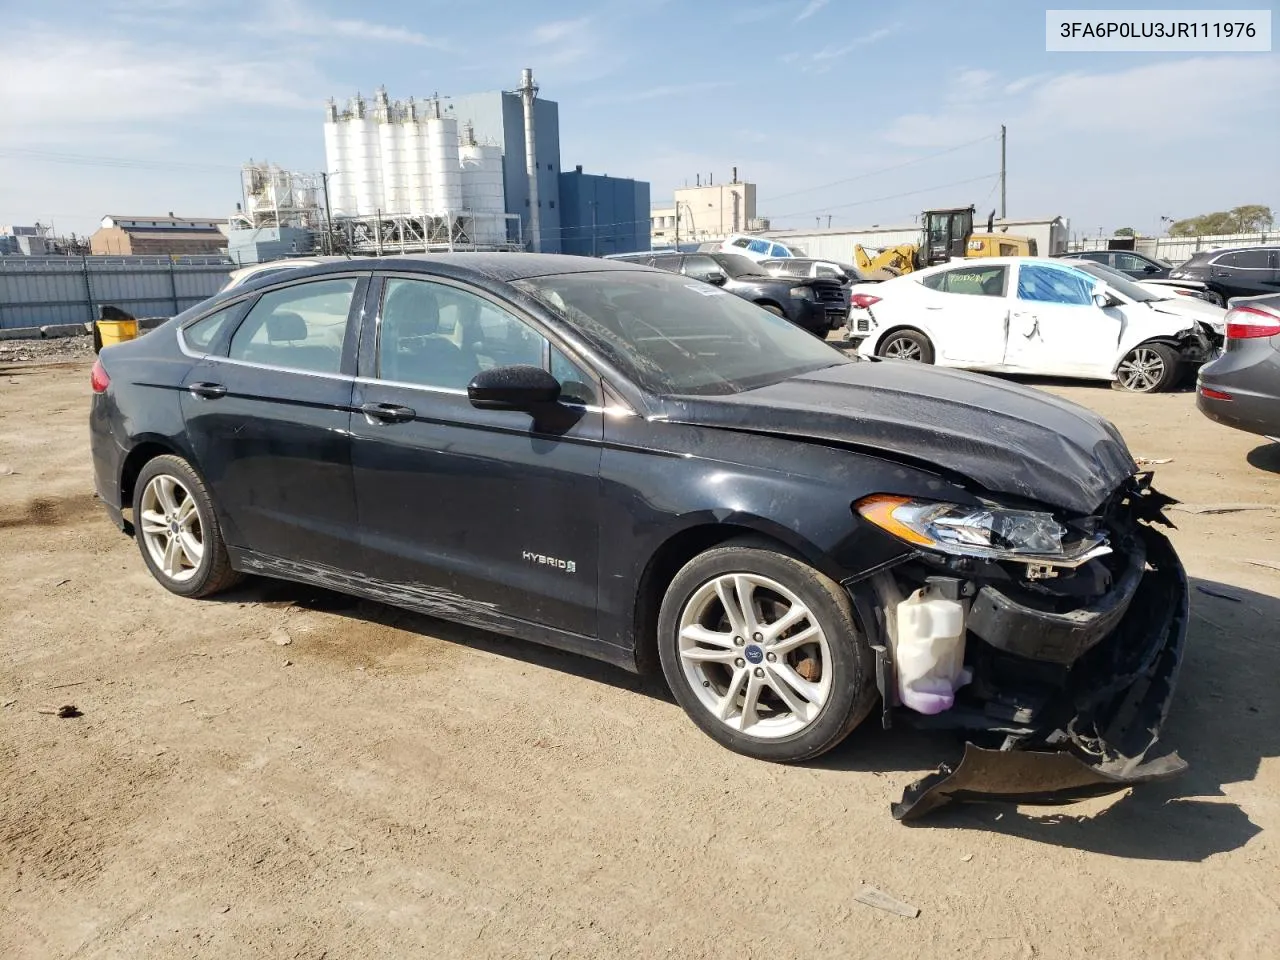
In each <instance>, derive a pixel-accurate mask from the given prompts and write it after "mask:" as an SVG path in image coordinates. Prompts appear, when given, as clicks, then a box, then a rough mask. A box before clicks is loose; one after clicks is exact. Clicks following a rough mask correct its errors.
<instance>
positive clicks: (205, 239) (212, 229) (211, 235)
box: [89, 211, 227, 256]
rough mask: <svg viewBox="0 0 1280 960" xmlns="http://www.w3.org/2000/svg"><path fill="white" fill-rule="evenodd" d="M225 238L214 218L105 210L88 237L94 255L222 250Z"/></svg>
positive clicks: (176, 254)
mask: <svg viewBox="0 0 1280 960" xmlns="http://www.w3.org/2000/svg"><path fill="white" fill-rule="evenodd" d="M226 249H227V238H226V235H225V234H223V232H222V230H221V229H220V228H219V221H217V220H188V219H186V218H184V217H175V216H174V215H173V213H172V211H171V212H170V213H169V215H168V216H167V217H134V216H128V217H125V216H119V215H117V214H108V215H107V216H105V217H103V218H102V226H100V227H99V228H98V229H97V230H95V231H94V232H93V234H92V236H90V237H89V250H90V252H91V253H93V254H94V255H115V256H136V255H141V254H152V255H154V254H161V255H164V256H181V255H184V254H197V253H225V252H226Z"/></svg>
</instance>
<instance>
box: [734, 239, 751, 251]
mask: <svg viewBox="0 0 1280 960" xmlns="http://www.w3.org/2000/svg"><path fill="white" fill-rule="evenodd" d="M750 244H751V239H750V238H749V237H739V238H738V239H737V240H735V241H733V245H734V246H735V247H737V248H739V249H740V250H745V249H747V247H748V246H749V245H750Z"/></svg>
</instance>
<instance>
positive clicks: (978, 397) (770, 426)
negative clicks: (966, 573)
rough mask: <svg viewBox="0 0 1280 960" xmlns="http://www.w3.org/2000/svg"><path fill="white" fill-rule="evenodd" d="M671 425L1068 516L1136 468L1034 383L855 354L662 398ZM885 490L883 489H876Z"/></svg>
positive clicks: (1117, 441)
mask: <svg viewBox="0 0 1280 960" xmlns="http://www.w3.org/2000/svg"><path fill="white" fill-rule="evenodd" d="M665 412H666V413H667V416H668V419H670V420H671V421H672V422H676V423H690V424H698V425H701V426H708V427H724V428H727V429H736V430H747V431H752V432H759V433H769V434H777V435H784V436H794V437H799V438H810V439H815V440H822V441H828V442H834V443H839V444H849V445H851V446H856V447H859V448H862V449H865V450H867V451H869V452H880V453H882V454H884V455H886V456H889V457H893V456H895V455H897V456H901V457H903V458H909V459H912V460H916V461H924V462H927V463H933V464H936V465H937V466H938V467H939V468H941V469H944V470H947V471H951V472H953V473H957V474H960V475H962V476H965V477H968V478H969V479H970V480H972V481H974V482H976V483H977V484H979V485H981V486H982V487H984V488H986V490H987V491H989V492H991V493H1004V494H1012V495H1015V496H1019V497H1025V498H1028V499H1031V500H1036V501H1039V502H1041V503H1044V504H1046V505H1049V506H1055V507H1059V508H1061V509H1063V510H1067V511H1070V512H1074V513H1080V514H1091V513H1094V512H1095V511H1096V510H1097V509H1098V508H1099V507H1100V506H1101V505H1102V503H1103V502H1104V501H1105V500H1106V499H1107V497H1109V496H1110V495H1111V494H1112V493H1113V492H1114V491H1115V490H1116V488H1117V487H1118V486H1119V485H1120V484H1121V483H1122V482H1123V481H1124V480H1125V479H1126V478H1127V477H1130V476H1132V475H1133V474H1134V473H1136V472H1137V465H1136V464H1135V463H1134V462H1133V458H1132V457H1131V456H1130V455H1129V450H1128V448H1127V447H1126V446H1125V443H1124V440H1123V438H1122V437H1121V436H1120V433H1119V431H1117V430H1116V428H1115V427H1114V426H1112V425H1111V423H1109V422H1108V421H1107V420H1104V419H1103V418H1102V417H1099V416H1098V415H1097V414H1094V413H1092V412H1091V411H1089V410H1086V409H1084V408H1083V407H1080V406H1077V405H1076V404H1074V403H1070V402H1068V401H1066V400H1060V399H1059V398H1057V397H1054V396H1051V395H1049V394H1047V393H1042V392H1040V391H1039V390H1033V389H1030V388H1028V387H1023V386H1019V385H1017V384H1013V383H1009V382H1007V381H1003V380H996V379H992V378H990V377H984V376H980V375H976V374H969V373H962V372H960V371H954V370H940V369H938V368H936V367H931V366H926V365H923V364H918V363H908V362H905V361H861V362H854V363H846V364H839V365H837V366H834V367H828V368H826V369H823V370H817V371H815V372H813V373H808V374H802V375H800V376H796V377H792V378H790V379H789V380H784V381H782V382H781V383H776V384H772V385H770V386H767V387H761V388H759V389H756V390H749V391H747V392H745V393H740V394H736V395H733V396H725V397H673V398H671V399H670V400H668V401H667V403H666V410H665ZM885 492H887V493H892V492H893V491H885Z"/></svg>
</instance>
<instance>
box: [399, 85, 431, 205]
mask: <svg viewBox="0 0 1280 960" xmlns="http://www.w3.org/2000/svg"><path fill="white" fill-rule="evenodd" d="M400 171H401V176H402V177H403V184H404V186H403V190H404V194H403V196H404V201H405V205H406V207H407V212H408V213H410V214H412V215H413V216H415V217H420V216H423V215H425V214H426V212H427V207H428V206H429V203H430V199H431V192H430V187H429V184H430V179H431V177H430V173H429V172H428V170H427V140H426V130H425V129H424V128H423V126H422V123H421V122H420V121H419V119H418V105H417V104H416V103H414V101H413V98H412V97H410V98H409V102H408V103H407V104H406V105H405V108H404V115H403V117H402V118H401V121H400Z"/></svg>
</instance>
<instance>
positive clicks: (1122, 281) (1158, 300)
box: [1061, 260, 1227, 337]
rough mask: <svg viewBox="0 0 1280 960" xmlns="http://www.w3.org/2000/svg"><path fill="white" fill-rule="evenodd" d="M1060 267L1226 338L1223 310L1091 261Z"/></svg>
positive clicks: (1198, 299)
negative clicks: (1091, 277)
mask: <svg viewBox="0 0 1280 960" xmlns="http://www.w3.org/2000/svg"><path fill="white" fill-rule="evenodd" d="M1061 262H1062V263H1065V264H1068V265H1070V266H1073V267H1076V268H1077V269H1080V270H1083V271H1084V272H1085V273H1088V274H1092V275H1093V276H1095V277H1097V278H1098V279H1099V280H1101V281H1102V282H1103V283H1105V284H1107V286H1109V287H1110V288H1111V289H1112V290H1114V291H1115V292H1116V293H1118V294H1120V295H1121V296H1123V297H1125V298H1127V299H1129V300H1132V301H1134V302H1135V303H1146V304H1150V305H1151V306H1152V307H1153V308H1154V309H1156V310H1163V311H1164V312H1166V313H1176V314H1179V315H1180V316H1184V317H1187V318H1188V319H1190V320H1201V321H1203V322H1204V323H1207V324H1208V325H1209V326H1211V327H1212V328H1213V332H1214V333H1216V334H1217V335H1218V336H1220V337H1222V336H1226V332H1227V308H1226V307H1219V306H1217V305H1216V304H1213V303H1210V302H1209V301H1208V300H1201V299H1200V298H1199V297H1179V296H1175V295H1174V293H1173V291H1172V290H1170V289H1169V288H1168V287H1165V286H1161V285H1160V284H1159V282H1158V281H1143V280H1134V279H1133V278H1131V277H1129V276H1127V275H1125V274H1123V273H1121V272H1120V271H1119V270H1116V269H1114V268H1112V267H1108V266H1105V265H1103V264H1101V263H1094V262H1093V261H1092V260H1062V261H1061Z"/></svg>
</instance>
